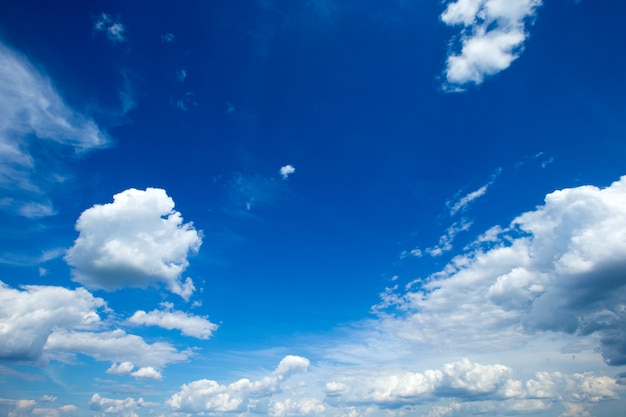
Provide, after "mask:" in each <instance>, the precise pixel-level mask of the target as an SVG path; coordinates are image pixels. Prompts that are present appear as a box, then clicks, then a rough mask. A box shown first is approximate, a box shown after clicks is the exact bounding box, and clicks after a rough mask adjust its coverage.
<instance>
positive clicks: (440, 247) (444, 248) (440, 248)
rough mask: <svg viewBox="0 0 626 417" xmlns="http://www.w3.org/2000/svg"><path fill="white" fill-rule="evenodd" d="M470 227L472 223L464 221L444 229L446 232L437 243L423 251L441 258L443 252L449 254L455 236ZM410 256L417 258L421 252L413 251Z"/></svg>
mask: <svg viewBox="0 0 626 417" xmlns="http://www.w3.org/2000/svg"><path fill="white" fill-rule="evenodd" d="M470 227H472V222H470V221H468V220H466V219H463V220H461V221H458V222H454V223H453V224H452V225H451V226H450V227H448V228H447V229H446V232H445V233H444V234H443V235H442V236H441V237H440V238H439V242H438V243H437V244H436V245H435V246H433V247H430V248H426V249H425V250H424V251H425V252H426V253H427V254H429V255H430V256H441V255H443V253H444V252H449V251H450V250H452V242H454V239H455V238H456V235H458V234H459V233H461V232H466V231H468V230H469V229H470ZM414 251H415V252H414ZM411 254H412V255H414V256H418V257H419V256H421V255H422V252H421V251H419V249H417V250H415V249H414V250H412V251H411Z"/></svg>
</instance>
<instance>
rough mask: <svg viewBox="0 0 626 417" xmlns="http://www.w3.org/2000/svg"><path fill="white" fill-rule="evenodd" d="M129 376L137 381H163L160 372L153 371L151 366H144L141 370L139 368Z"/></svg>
mask: <svg viewBox="0 0 626 417" xmlns="http://www.w3.org/2000/svg"><path fill="white" fill-rule="evenodd" d="M131 375H132V376H134V377H135V378H138V379H151V380H153V381H162V380H163V376H162V375H161V372H159V371H158V370H157V369H154V368H153V367H151V366H145V367H143V368H139V369H137V370H136V371H135V372H132V373H131Z"/></svg>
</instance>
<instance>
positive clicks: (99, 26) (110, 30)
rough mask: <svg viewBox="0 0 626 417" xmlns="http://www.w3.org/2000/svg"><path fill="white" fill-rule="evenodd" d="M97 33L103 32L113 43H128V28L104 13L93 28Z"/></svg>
mask: <svg viewBox="0 0 626 417" xmlns="http://www.w3.org/2000/svg"><path fill="white" fill-rule="evenodd" d="M93 28H94V30H95V31H97V32H103V33H105V34H106V36H107V38H109V40H111V41H112V42H118V43H122V42H126V28H125V27H124V25H123V24H122V23H120V21H119V19H117V18H114V17H113V16H111V15H110V14H107V13H102V14H101V15H100V16H98V19H97V20H96V23H95V24H94V26H93Z"/></svg>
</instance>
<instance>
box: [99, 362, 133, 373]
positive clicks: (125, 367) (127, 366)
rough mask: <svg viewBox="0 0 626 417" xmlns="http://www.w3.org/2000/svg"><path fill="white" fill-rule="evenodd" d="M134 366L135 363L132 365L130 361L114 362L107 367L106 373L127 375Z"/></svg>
mask: <svg viewBox="0 0 626 417" xmlns="http://www.w3.org/2000/svg"><path fill="white" fill-rule="evenodd" d="M134 368H135V365H133V363H132V362H121V363H117V362H115V363H113V364H112V365H111V367H110V368H109V369H107V370H106V373H107V374H111V375H128V374H130V373H131V372H132V371H133V369H134Z"/></svg>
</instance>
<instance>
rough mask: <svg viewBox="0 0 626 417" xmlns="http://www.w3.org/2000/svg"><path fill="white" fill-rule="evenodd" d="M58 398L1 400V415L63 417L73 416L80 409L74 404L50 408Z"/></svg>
mask: <svg viewBox="0 0 626 417" xmlns="http://www.w3.org/2000/svg"><path fill="white" fill-rule="evenodd" d="M55 400H56V397H52V396H49V395H44V396H43V397H41V398H40V399H39V400H32V399H28V400H26V399H20V400H10V399H6V398H0V413H2V415H6V416H8V417H62V416H73V415H75V412H76V410H77V409H78V408H77V407H76V406H75V405H73V404H65V405H62V406H59V407H50V403H52V402H54V401H55Z"/></svg>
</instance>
